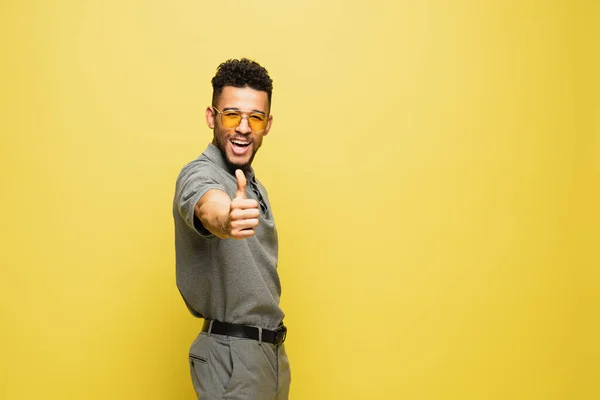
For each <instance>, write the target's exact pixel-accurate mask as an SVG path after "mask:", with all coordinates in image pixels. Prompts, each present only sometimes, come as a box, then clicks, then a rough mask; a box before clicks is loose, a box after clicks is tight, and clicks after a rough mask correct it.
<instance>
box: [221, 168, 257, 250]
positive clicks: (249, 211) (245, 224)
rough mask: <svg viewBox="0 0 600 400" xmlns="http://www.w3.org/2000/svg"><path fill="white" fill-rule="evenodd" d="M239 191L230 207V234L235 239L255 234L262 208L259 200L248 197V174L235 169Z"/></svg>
mask: <svg viewBox="0 0 600 400" xmlns="http://www.w3.org/2000/svg"><path fill="white" fill-rule="evenodd" d="M235 177H236V179H237V191H236V192H235V197H234V198H233V200H231V205H230V208H229V222H228V231H229V235H230V236H231V237H232V238H234V239H245V238H249V237H252V236H254V228H256V227H257V226H258V217H259V216H260V210H259V209H258V202H257V201H256V200H253V199H247V198H246V183H247V182H246V176H245V175H244V173H243V172H242V170H239V169H237V170H236V171H235Z"/></svg>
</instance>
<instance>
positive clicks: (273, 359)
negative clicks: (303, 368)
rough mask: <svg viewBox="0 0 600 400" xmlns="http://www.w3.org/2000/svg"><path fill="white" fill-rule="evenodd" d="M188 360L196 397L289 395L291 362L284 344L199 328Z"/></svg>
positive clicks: (261, 399) (271, 399)
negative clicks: (212, 332) (215, 332)
mask: <svg viewBox="0 0 600 400" xmlns="http://www.w3.org/2000/svg"><path fill="white" fill-rule="evenodd" d="M189 361H190V370H191V374H192V382H193V383H194V389H195V390H196V394H197V395H198V399H202V400H204V399H207V400H208V399H211V400H212V399H215V400H216V399H237V400H242V399H243V400H254V399H255V400H286V399H287V398H288V393H289V391H290V380H291V378H290V364H289V362H288V358H287V355H286V353H285V347H284V346H283V344H282V345H279V346H275V345H272V344H270V343H264V342H263V343H259V342H258V341H256V340H252V339H240V338H235V337H231V336H223V335H215V334H211V335H209V334H208V333H205V332H201V333H200V334H199V335H198V337H197V338H196V340H194V342H193V343H192V347H191V348H190V357H189Z"/></svg>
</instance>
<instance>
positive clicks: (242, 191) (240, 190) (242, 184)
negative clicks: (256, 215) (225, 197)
mask: <svg viewBox="0 0 600 400" xmlns="http://www.w3.org/2000/svg"><path fill="white" fill-rule="evenodd" d="M235 177H236V178H237V190H236V192H235V197H236V198H241V199H245V198H246V175H244V173H243V172H242V170H241V169H236V170H235Z"/></svg>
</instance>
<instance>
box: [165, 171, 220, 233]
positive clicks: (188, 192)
mask: <svg viewBox="0 0 600 400" xmlns="http://www.w3.org/2000/svg"><path fill="white" fill-rule="evenodd" d="M211 189H219V190H222V191H223V192H225V193H227V191H226V190H225V187H224V186H223V185H222V184H221V183H219V182H218V181H217V176H216V175H215V174H214V173H212V171H211V170H210V168H207V167H206V166H203V165H201V164H200V165H198V164H197V163H191V164H188V165H187V166H186V167H184V168H183V169H182V170H181V173H180V174H179V177H178V178H177V187H176V191H175V202H176V205H177V209H178V211H179V215H180V216H181V218H183V220H184V221H185V223H186V224H187V226H189V227H190V228H191V229H193V230H194V231H196V232H197V233H199V234H200V235H202V236H210V235H211V233H210V232H209V231H208V230H207V229H206V228H205V227H204V226H203V225H202V222H201V221H200V220H199V219H198V218H196V216H195V214H194V209H195V207H196V204H197V203H198V201H199V200H200V199H201V198H202V196H204V195H205V194H206V192H208V191H209V190H211Z"/></svg>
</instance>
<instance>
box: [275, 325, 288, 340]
mask: <svg viewBox="0 0 600 400" xmlns="http://www.w3.org/2000/svg"><path fill="white" fill-rule="evenodd" d="M275 332H276V335H275V344H277V345H280V344H282V343H283V342H285V338H286V337H287V327H286V326H285V325H281V326H278V327H277V329H276V330H275ZM280 338H281V340H280Z"/></svg>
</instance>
